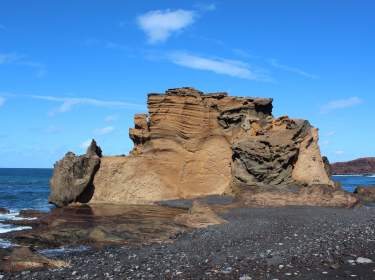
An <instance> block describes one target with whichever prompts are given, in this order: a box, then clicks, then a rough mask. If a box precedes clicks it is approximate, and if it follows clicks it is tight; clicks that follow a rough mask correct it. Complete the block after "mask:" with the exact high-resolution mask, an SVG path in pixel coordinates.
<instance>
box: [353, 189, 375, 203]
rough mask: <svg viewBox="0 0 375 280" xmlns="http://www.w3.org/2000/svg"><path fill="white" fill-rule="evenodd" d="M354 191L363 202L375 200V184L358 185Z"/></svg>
mask: <svg viewBox="0 0 375 280" xmlns="http://www.w3.org/2000/svg"><path fill="white" fill-rule="evenodd" d="M354 193H355V194H356V195H357V196H358V198H359V199H360V200H361V201H363V202H375V186H366V187H363V186H358V187H357V188H356V189H355V190H354Z"/></svg>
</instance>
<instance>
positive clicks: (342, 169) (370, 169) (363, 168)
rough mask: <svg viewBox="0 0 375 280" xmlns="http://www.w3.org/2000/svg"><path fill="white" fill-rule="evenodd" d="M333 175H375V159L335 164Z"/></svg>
mask: <svg viewBox="0 0 375 280" xmlns="http://www.w3.org/2000/svg"><path fill="white" fill-rule="evenodd" d="M332 173H333V174H335V175H345V174H353V175H356V174H375V157H367V158H359V159H355V160H351V161H346V162H336V163H333V164H332Z"/></svg>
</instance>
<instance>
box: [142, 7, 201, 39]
mask: <svg viewBox="0 0 375 280" xmlns="http://www.w3.org/2000/svg"><path fill="white" fill-rule="evenodd" d="M195 17H196V16H195V12H194V11H191V10H182V9H179V10H154V11H150V12H147V13H145V14H143V15H140V16H138V17H137V24H138V26H139V27H140V28H141V29H142V30H143V31H144V32H145V33H146V35H147V38H148V42H149V43H150V44H156V43H161V42H165V41H166V40H167V39H168V38H169V37H170V36H171V35H172V34H173V33H175V32H177V31H181V30H182V29H184V28H186V27H187V26H189V25H191V24H193V23H194V20H195Z"/></svg>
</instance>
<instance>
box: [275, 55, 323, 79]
mask: <svg viewBox="0 0 375 280" xmlns="http://www.w3.org/2000/svg"><path fill="white" fill-rule="evenodd" d="M268 62H269V64H270V65H271V66H273V67H275V68H278V69H281V70H284V71H287V72H291V73H294V74H298V75H301V76H304V77H306V78H309V79H318V78H319V77H318V76H317V75H314V74H310V73H307V72H305V71H304V70H301V69H299V68H296V67H291V66H288V65H285V64H280V63H279V62H278V61H277V60H276V59H269V60H268Z"/></svg>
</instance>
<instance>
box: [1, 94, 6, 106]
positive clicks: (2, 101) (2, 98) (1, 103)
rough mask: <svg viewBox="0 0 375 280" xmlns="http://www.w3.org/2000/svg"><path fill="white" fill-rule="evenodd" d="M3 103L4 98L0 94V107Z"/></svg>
mask: <svg viewBox="0 0 375 280" xmlns="http://www.w3.org/2000/svg"><path fill="white" fill-rule="evenodd" d="M4 103H5V98H4V97H1V96H0V107H1V106H3V105H4Z"/></svg>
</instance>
